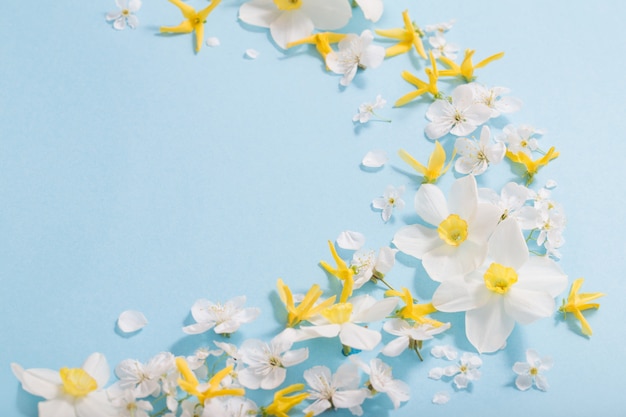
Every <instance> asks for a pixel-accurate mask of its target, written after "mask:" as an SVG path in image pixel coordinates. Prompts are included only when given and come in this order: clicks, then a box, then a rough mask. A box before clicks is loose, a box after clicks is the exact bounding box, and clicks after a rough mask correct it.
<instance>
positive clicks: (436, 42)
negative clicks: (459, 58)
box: [428, 31, 459, 59]
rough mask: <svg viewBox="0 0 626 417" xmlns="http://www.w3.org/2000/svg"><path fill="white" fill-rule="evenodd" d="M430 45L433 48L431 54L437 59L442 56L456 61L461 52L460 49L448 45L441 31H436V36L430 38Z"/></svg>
mask: <svg viewBox="0 0 626 417" xmlns="http://www.w3.org/2000/svg"><path fill="white" fill-rule="evenodd" d="M428 43H429V44H430V46H431V47H432V49H431V52H432V54H433V56H434V57H435V58H436V59H439V57H441V56H445V57H447V58H450V59H456V54H457V53H458V52H459V47H458V46H456V45H454V44H451V43H448V42H447V41H446V38H445V37H444V36H443V33H442V32H441V31H436V32H435V36H430V37H429V38H428Z"/></svg>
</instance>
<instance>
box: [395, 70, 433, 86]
mask: <svg viewBox="0 0 626 417" xmlns="http://www.w3.org/2000/svg"><path fill="white" fill-rule="evenodd" d="M401 76H402V78H403V79H404V81H406V82H408V83H411V84H413V85H414V86H416V87H418V88H423V87H426V86H428V84H427V83H426V82H425V81H422V80H420V79H419V78H417V77H416V76H415V75H413V74H411V73H410V72H408V71H402V74H401Z"/></svg>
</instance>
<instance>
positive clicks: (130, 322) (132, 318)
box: [117, 310, 148, 333]
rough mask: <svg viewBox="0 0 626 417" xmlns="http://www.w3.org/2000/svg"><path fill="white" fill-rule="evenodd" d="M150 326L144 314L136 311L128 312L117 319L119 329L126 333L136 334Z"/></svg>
mask: <svg viewBox="0 0 626 417" xmlns="http://www.w3.org/2000/svg"><path fill="white" fill-rule="evenodd" d="M146 324H148V320H147V319H146V316H144V315H143V313H141V312H139V311H134V310H126V311H124V312H123V313H122V314H120V316H119V318H118V319H117V327H119V329H120V330H121V331H123V332H124V333H132V332H136V331H137V330H139V329H142V328H144V327H145V326H146Z"/></svg>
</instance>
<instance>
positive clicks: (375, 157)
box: [361, 150, 389, 168]
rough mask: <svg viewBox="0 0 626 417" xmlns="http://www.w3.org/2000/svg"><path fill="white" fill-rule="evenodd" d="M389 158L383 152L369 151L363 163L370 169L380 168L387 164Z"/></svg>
mask: <svg viewBox="0 0 626 417" xmlns="http://www.w3.org/2000/svg"><path fill="white" fill-rule="evenodd" d="M388 160H389V157H388V156H387V152H385V151H382V150H374V151H369V152H368V153H367V154H366V155H365V156H364V157H363V161H361V163H362V164H363V166H365V167H368V168H380V167H382V166H383V165H385V164H386V163H387V161H388Z"/></svg>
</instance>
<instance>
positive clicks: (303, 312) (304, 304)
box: [277, 278, 336, 327]
mask: <svg viewBox="0 0 626 417" xmlns="http://www.w3.org/2000/svg"><path fill="white" fill-rule="evenodd" d="M277 287H278V296H279V297H280V299H281V301H282V302H283V303H284V304H285V308H286V309H287V326H288V327H294V326H297V325H298V324H300V322H302V321H305V320H308V319H309V318H310V317H312V316H314V315H316V314H319V313H320V312H321V311H322V310H324V309H325V308H327V307H330V306H331V305H332V304H333V303H334V302H335V298H336V297H335V296H334V295H333V296H332V297H330V298H328V299H326V300H324V301H322V302H321V303H319V304H317V305H315V302H316V301H317V300H318V299H319V298H320V297H321V296H322V294H323V291H322V290H321V289H320V286H319V285H317V284H314V285H313V286H312V287H311V288H310V289H309V291H308V292H307V293H306V295H305V296H304V298H303V299H302V301H301V302H300V303H299V304H298V306H296V305H295V303H294V301H293V294H292V293H291V290H290V289H289V287H288V286H287V285H286V284H285V283H284V282H283V280H282V279H280V278H279V279H278V283H277Z"/></svg>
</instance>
